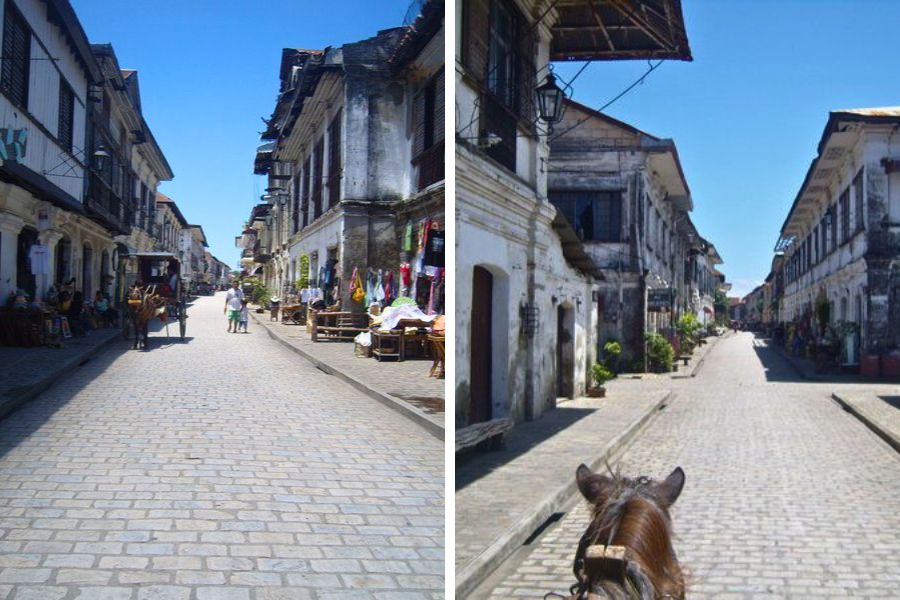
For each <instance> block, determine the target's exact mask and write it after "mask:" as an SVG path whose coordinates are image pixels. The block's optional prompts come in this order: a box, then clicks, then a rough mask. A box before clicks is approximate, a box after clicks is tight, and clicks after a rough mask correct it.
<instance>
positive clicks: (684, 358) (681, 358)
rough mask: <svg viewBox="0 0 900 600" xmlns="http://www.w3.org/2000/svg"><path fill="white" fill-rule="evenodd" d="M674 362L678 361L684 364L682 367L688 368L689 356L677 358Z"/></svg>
mask: <svg viewBox="0 0 900 600" xmlns="http://www.w3.org/2000/svg"><path fill="white" fill-rule="evenodd" d="M676 360H680V361H682V362H684V366H688V361H690V360H691V356H690V354H685V355H684V356H679V357H678V358H677V359H676Z"/></svg>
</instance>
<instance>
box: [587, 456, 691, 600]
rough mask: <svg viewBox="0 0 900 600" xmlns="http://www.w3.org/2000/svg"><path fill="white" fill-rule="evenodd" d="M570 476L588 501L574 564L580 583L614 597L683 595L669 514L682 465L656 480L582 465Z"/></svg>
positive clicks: (657, 599)
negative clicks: (588, 510) (588, 513)
mask: <svg viewBox="0 0 900 600" xmlns="http://www.w3.org/2000/svg"><path fill="white" fill-rule="evenodd" d="M575 479H576V481H577V483H578V489H579V490H580V491H581V494H582V496H584V498H585V499H586V500H587V501H588V502H589V503H590V504H591V505H592V507H593V510H592V514H591V523H590V525H589V526H588V528H587V530H586V531H585V532H584V535H583V536H582V537H581V541H580V542H579V544H578V551H577V553H576V555H575V562H574V565H573V570H574V572H575V577H576V578H577V579H578V581H579V582H580V588H581V589H582V590H583V591H584V592H585V593H590V594H603V595H604V596H606V597H608V598H613V599H616V600H662V599H667V600H668V599H672V600H681V599H683V598H684V593H685V592H684V576H683V574H682V571H681V567H680V565H679V564H678V559H677V557H676V556H675V549H674V548H673V546H672V519H671V516H670V515H669V508H671V506H672V505H673V504H674V503H675V501H676V500H677V499H678V496H679V495H680V494H681V490H682V488H683V487H684V480H685V476H684V471H682V470H681V467H677V468H676V469H675V470H674V471H672V473H671V474H669V476H668V477H666V478H665V479H664V480H663V481H656V480H653V479H650V478H648V477H638V478H634V479H632V478H628V477H622V476H620V475H618V474H614V475H612V476H607V475H603V474H600V473H593V472H592V471H591V470H590V469H588V468H587V467H586V466H585V465H581V466H579V467H578V470H577V471H576V472H575Z"/></svg>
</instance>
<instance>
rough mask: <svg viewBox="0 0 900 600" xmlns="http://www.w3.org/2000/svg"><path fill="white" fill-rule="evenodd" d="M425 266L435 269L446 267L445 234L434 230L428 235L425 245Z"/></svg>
mask: <svg viewBox="0 0 900 600" xmlns="http://www.w3.org/2000/svg"><path fill="white" fill-rule="evenodd" d="M424 262H425V265H426V266H433V267H443V266H444V232H443V231H442V230H438V229H432V230H431V231H430V232H429V234H428V241H427V242H426V245H425V261H424Z"/></svg>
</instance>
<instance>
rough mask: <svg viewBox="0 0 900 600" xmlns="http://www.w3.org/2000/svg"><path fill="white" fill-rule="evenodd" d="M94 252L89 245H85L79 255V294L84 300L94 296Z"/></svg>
mask: <svg viewBox="0 0 900 600" xmlns="http://www.w3.org/2000/svg"><path fill="white" fill-rule="evenodd" d="M93 273H94V250H93V249H92V248H91V246H90V245H89V244H85V245H84V248H83V250H82V253H81V293H82V294H84V298H85V299H89V298H92V297H93V295H94V290H93V288H94V282H93V277H92V275H93Z"/></svg>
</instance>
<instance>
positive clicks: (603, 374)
mask: <svg viewBox="0 0 900 600" xmlns="http://www.w3.org/2000/svg"><path fill="white" fill-rule="evenodd" d="M615 376H616V374H615V373H613V372H612V371H610V370H609V369H607V368H606V366H605V365H603V364H601V363H596V364H595V365H594V366H593V367H591V377H592V378H593V379H594V383H596V384H597V386H598V387H601V386H603V384H604V383H606V382H607V381H609V380H610V379H612V378H614V377H615Z"/></svg>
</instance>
